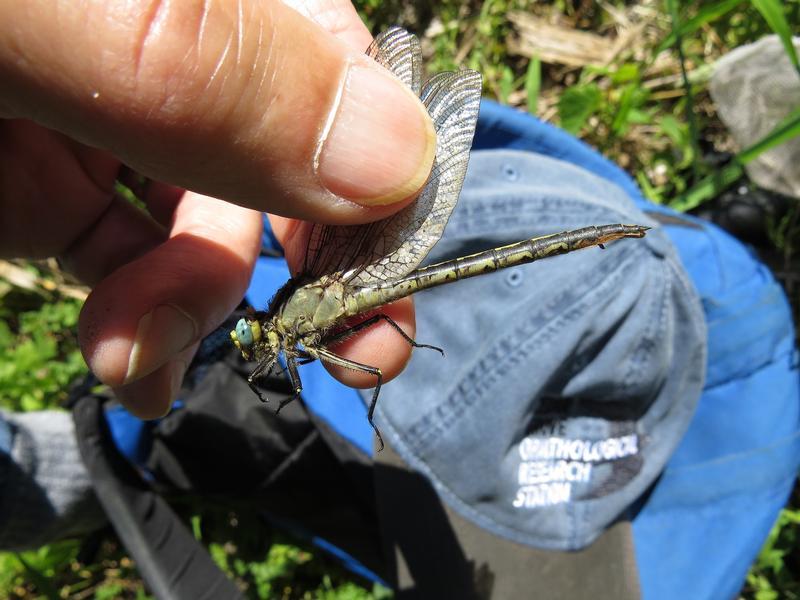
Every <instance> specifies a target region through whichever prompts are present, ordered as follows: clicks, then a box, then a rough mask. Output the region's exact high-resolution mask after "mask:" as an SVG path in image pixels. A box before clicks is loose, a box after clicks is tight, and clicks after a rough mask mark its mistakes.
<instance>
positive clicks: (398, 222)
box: [344, 70, 481, 286]
mask: <svg viewBox="0 0 800 600" xmlns="http://www.w3.org/2000/svg"><path fill="white" fill-rule="evenodd" d="M421 98H422V101H423V103H424V104H425V106H426V107H427V108H428V112H429V113H430V115H431V118H432V119H433V124H434V126H435V128H436V138H437V140H436V158H435V160H434V163H433V169H432V170H431V175H430V178H429V179H428V182H427V183H426V184H425V186H424V187H423V188H422V191H421V192H420V195H419V196H418V197H417V199H416V201H414V202H412V203H411V204H409V205H408V206H407V207H406V208H404V209H403V210H401V211H400V212H399V213H397V214H395V215H393V216H391V217H389V218H388V219H385V220H384V221H381V222H379V223H377V224H374V225H380V232H379V234H378V235H376V236H375V240H374V242H373V244H372V246H371V248H372V249H371V256H369V257H367V259H366V260H365V261H363V263H362V264H361V265H358V266H356V267H354V268H353V269H352V270H351V271H349V272H347V273H345V275H344V279H345V281H349V283H350V284H351V285H354V286H366V285H369V284H371V283H374V282H377V281H387V280H391V279H395V278H398V277H402V276H404V275H406V274H407V273H409V272H411V271H412V270H414V269H415V268H416V267H417V266H419V264H420V263H421V262H422V261H423V259H424V258H425V257H426V256H427V255H428V252H430V250H431V248H433V246H434V245H435V244H436V242H438V241H439V239H441V237H442V233H443V232H444V227H445V225H446V224H447V220H448V219H449V218H450V214H451V213H452V212H453V209H454V208H455V206H456V202H457V201H458V195H459V194H460V193H461V186H462V184H463V183H464V177H465V175H466V173H467V164H468V163H469V150H470V147H471V146H472V137H473V135H474V133H475V123H476V121H477V119H478V112H479V110H480V100H481V75H480V73H478V72H477V71H471V70H462V71H458V72H455V73H439V74H438V75H435V76H434V77H433V78H431V79H430V80H429V81H428V82H427V83H426V84H425V86H424V87H423V89H422V94H421Z"/></svg>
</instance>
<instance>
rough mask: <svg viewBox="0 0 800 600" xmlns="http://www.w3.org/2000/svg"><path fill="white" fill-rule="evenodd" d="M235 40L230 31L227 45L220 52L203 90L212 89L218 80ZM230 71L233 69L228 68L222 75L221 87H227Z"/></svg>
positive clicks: (208, 90) (226, 41)
mask: <svg viewBox="0 0 800 600" xmlns="http://www.w3.org/2000/svg"><path fill="white" fill-rule="evenodd" d="M233 40H234V35H233V32H230V33H228V37H227V39H226V40H225V47H224V48H223V50H222V52H221V53H220V55H219V58H217V62H216V64H215V65H214V69H213V70H212V71H211V75H210V76H209V77H208V80H207V81H206V85H205V89H204V90H203V91H205V92H210V91H211V85H212V84H213V83H215V82H216V80H217V76H218V75H219V74H220V72H221V71H222V67H223V66H224V65H225V59H226V58H227V57H228V54H229V52H230V50H231V45H232V44H233V43H234V42H233ZM230 73H231V70H230V69H227V70H226V72H225V74H224V75H223V76H222V83H221V84H220V86H219V87H220V89H224V88H225V82H226V81H227V80H228V77H229V76H230Z"/></svg>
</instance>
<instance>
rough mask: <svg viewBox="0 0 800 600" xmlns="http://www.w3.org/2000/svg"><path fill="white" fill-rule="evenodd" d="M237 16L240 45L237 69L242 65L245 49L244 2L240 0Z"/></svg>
mask: <svg viewBox="0 0 800 600" xmlns="http://www.w3.org/2000/svg"><path fill="white" fill-rule="evenodd" d="M236 16H237V21H236V33H237V34H238V37H237V42H238V44H239V46H238V47H237V48H236V67H237V68H238V67H240V66H241V64H242V48H244V28H245V20H244V4H243V0H239V2H237V3H236Z"/></svg>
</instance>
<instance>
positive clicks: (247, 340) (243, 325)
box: [236, 319, 253, 346]
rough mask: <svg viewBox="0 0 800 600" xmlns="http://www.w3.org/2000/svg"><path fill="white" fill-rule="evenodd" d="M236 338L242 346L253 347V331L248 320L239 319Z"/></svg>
mask: <svg viewBox="0 0 800 600" xmlns="http://www.w3.org/2000/svg"><path fill="white" fill-rule="evenodd" d="M236 337H237V338H238V340H239V343H240V344H241V345H242V346H252V345H253V330H252V328H251V327H250V324H249V323H248V322H247V320H246V319H239V322H238V323H236Z"/></svg>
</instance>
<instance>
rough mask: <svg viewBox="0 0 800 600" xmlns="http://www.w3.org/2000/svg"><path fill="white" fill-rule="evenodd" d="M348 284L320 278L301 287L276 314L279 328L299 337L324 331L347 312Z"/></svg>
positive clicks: (275, 319) (275, 318) (276, 322)
mask: <svg viewBox="0 0 800 600" xmlns="http://www.w3.org/2000/svg"><path fill="white" fill-rule="evenodd" d="M346 304H347V303H346V301H345V293H344V285H342V283H341V282H339V281H335V280H334V281H330V280H327V281H326V280H317V281H313V282H311V283H307V284H305V285H302V286H300V287H298V288H297V289H295V290H294V292H292V294H291V295H290V296H289V297H288V298H287V299H286V302H285V303H284V304H283V305H282V306H280V307H279V308H278V310H277V312H276V314H275V317H274V321H275V325H276V327H277V328H278V329H279V330H282V331H284V332H291V333H293V334H295V335H298V336H305V335H308V334H312V333H321V332H323V331H325V330H327V329H329V328H330V327H332V326H333V325H335V324H336V323H337V322H338V321H340V320H341V319H342V318H343V317H345V316H346V315H347V305H346Z"/></svg>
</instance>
